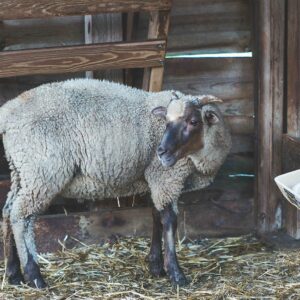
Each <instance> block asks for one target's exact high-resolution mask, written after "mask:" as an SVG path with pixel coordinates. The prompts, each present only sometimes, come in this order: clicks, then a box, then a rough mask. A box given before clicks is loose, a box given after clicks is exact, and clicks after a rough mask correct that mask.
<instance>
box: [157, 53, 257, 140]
mask: <svg viewBox="0 0 300 300" xmlns="http://www.w3.org/2000/svg"><path fill="white" fill-rule="evenodd" d="M163 88H164V89H175V90H179V91H182V92H184V93H187V94H191V95H203V94H212V95H215V96H217V97H220V98H221V99H223V103H222V104H220V105H219V107H220V109H221V111H222V112H223V114H224V115H225V117H226V119H227V121H228V123H229V125H230V127H231V129H232V132H233V133H234V134H253V133H254V101H253V60H252V59H251V58H235V59H227V58H209V59H193V58H191V59H190V58H189V59H167V61H166V66H165V76H164V84H163Z"/></svg>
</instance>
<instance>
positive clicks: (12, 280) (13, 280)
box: [8, 273, 24, 285]
mask: <svg viewBox="0 0 300 300" xmlns="http://www.w3.org/2000/svg"><path fill="white" fill-rule="evenodd" d="M22 282H24V278H23V275H22V274H21V273H19V274H15V275H13V276H9V277H8V283H9V284H11V285H21V284H22Z"/></svg>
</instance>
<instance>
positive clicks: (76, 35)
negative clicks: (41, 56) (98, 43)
mask: <svg viewBox="0 0 300 300" xmlns="http://www.w3.org/2000/svg"><path fill="white" fill-rule="evenodd" d="M83 43H84V32H83V17H82V16H74V17H72V16H70V17H67V18H64V17H60V18H59V17H56V18H51V19H29V20H7V21H3V22H0V50H1V51H9V50H24V49H34V48H43V47H44V48H46V47H48V48H49V47H58V46H70V45H82V44H83Z"/></svg>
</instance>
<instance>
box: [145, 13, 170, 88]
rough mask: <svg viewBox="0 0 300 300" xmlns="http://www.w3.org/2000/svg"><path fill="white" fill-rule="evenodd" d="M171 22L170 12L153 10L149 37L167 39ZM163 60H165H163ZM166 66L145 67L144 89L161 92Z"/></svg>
mask: <svg viewBox="0 0 300 300" xmlns="http://www.w3.org/2000/svg"><path fill="white" fill-rule="evenodd" d="M169 23H170V13H169V12H168V11H167V12H162V11H160V12H152V13H151V14H150V20H149V29H148V39H157V38H159V39H165V40H166V39H167V36H168V30H169ZM162 62H163V60H162ZM163 74H164V67H163V66H159V67H157V68H152V69H145V70H144V78H143V89H144V90H146V91H148V90H149V91H151V92H159V91H160V90H161V88H162V82H163Z"/></svg>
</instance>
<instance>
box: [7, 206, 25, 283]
mask: <svg viewBox="0 0 300 300" xmlns="http://www.w3.org/2000/svg"><path fill="white" fill-rule="evenodd" d="M2 226H3V242H4V257H5V262H6V276H7V278H8V282H9V283H10V284H13V285H19V284H21V283H22V282H24V278H23V275H22V273H21V267H20V259H19V256H18V253H17V248H16V244H15V240H14V236H13V232H12V228H11V224H10V220H9V209H8V207H7V206H4V208H3V225H2Z"/></svg>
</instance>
